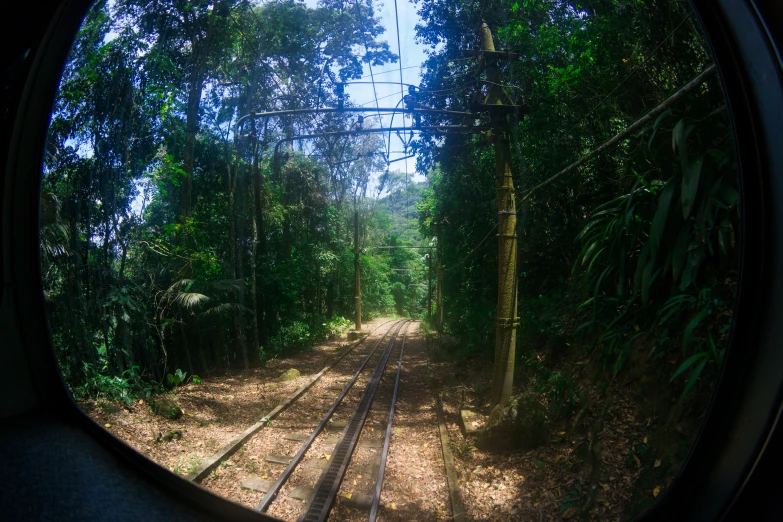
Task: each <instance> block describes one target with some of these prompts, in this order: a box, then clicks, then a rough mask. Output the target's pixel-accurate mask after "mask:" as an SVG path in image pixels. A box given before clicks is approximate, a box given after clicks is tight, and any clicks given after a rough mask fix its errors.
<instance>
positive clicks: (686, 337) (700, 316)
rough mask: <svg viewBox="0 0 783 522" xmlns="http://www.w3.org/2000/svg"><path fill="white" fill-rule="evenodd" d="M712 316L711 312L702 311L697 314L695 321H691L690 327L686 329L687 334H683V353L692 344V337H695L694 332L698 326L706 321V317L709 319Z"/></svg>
mask: <svg viewBox="0 0 783 522" xmlns="http://www.w3.org/2000/svg"><path fill="white" fill-rule="evenodd" d="M709 314H710V311H709V310H706V309H705V310H701V311H700V312H699V313H698V314H696V315H695V316H694V317H693V319H691V320H690V322H689V323H688V326H686V327H685V332H684V333H683V334H682V351H683V352H684V351H685V349H686V348H687V347H688V344H690V342H691V337H692V336H693V330H695V329H696V327H697V326H699V324H700V323H701V322H702V321H703V320H704V318H705V317H707V316H708V315H709Z"/></svg>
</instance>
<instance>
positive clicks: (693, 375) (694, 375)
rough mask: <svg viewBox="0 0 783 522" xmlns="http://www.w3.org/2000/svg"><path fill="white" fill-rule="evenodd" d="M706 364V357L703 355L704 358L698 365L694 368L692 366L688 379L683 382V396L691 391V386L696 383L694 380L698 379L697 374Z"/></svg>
mask: <svg viewBox="0 0 783 522" xmlns="http://www.w3.org/2000/svg"><path fill="white" fill-rule="evenodd" d="M706 364H707V358H706V357H705V358H704V359H702V361H701V362H700V363H699V365H698V366H697V367H696V368H694V370H693V372H692V373H691V376H690V378H689V379H688V382H687V384H685V389H684V390H683V391H682V396H683V397H685V396H686V395H687V394H688V392H689V391H691V390H692V389H693V387H694V386H695V385H696V381H697V380H698V379H699V375H700V374H701V371H702V370H703V369H704V366H705V365H706Z"/></svg>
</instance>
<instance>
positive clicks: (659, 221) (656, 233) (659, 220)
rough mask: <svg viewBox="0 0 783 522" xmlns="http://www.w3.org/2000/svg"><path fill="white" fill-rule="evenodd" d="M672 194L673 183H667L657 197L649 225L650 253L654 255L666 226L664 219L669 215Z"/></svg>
mask: <svg viewBox="0 0 783 522" xmlns="http://www.w3.org/2000/svg"><path fill="white" fill-rule="evenodd" d="M673 196H674V183H667V184H666V187H665V188H664V189H663V191H662V192H661V196H660V197H659V198H658V210H657V211H656V212H655V217H654V218H653V222H652V226H651V227H650V255H651V256H652V257H655V255H656V254H657V253H658V247H659V246H660V244H661V237H663V230H664V228H665V227H666V220H667V218H668V217H669V206H670V205H671V202H672V197H673Z"/></svg>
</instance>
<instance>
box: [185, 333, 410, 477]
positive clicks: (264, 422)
mask: <svg viewBox="0 0 783 522" xmlns="http://www.w3.org/2000/svg"><path fill="white" fill-rule="evenodd" d="M398 322H399V321H393V320H389V321H385V322H383V323H381V324H380V325H378V326H377V327H376V328H374V329H373V330H372V331H371V332H370V333H369V334H368V335H366V336H365V337H363V338H361V339H359V340H358V341H356V342H355V343H354V344H353V345H351V346H349V347H348V349H347V350H345V351H343V352H342V353H341V354H340V355H338V356H337V358H336V359H335V360H334V361H332V363H331V364H329V365H327V366H326V367H325V368H323V369H322V370H321V371H320V372H318V373H317V374H316V375H315V376H313V378H312V379H310V381H309V382H307V383H306V384H305V385H303V386H301V387H300V388H299V389H297V390H296V391H295V392H294V393H293V394H292V395H291V396H289V397H288V398H287V399H285V400H284V401H283V402H282V403H280V404H278V405H277V407H275V408H274V409H273V410H272V411H271V412H269V413H267V414H266V415H264V417H263V418H261V419H260V420H259V421H258V422H256V423H255V424H253V425H252V426H250V427H249V428H248V429H246V430H245V431H244V432H242V433H240V434H239V435H238V436H236V437H234V438H233V439H232V440H231V441H229V442H228V443H227V444H226V445H225V446H223V447H222V448H220V450H218V451H217V452H216V453H215V454H214V455H212V456H211V457H210V458H208V459H206V460H205V462H203V463H202V464H201V465H200V466H198V467H197V468H196V469H194V470H193V471H192V472H190V473H189V474H188V476H187V479H188V480H191V481H193V482H201V481H202V480H204V479H205V478H206V477H207V476H208V475H209V473H210V472H211V471H212V470H214V469H215V468H216V467H217V466H218V465H219V463H220V462H223V461H225V460H226V459H228V458H229V457H231V456H232V455H233V454H234V453H236V452H237V450H239V449H240V448H241V447H243V446H244V445H245V444H246V443H247V442H248V441H249V440H251V439H252V438H253V437H254V436H255V435H256V434H257V433H258V432H259V431H260V430H262V429H263V428H264V427H266V426H268V425H269V424H270V423H271V421H272V420H274V419H275V418H277V416H278V415H280V414H281V413H283V412H284V411H286V410H288V409H289V408H291V407H292V406H293V405H295V403H296V402H297V401H298V400H299V399H300V398H301V397H302V396H303V395H304V394H305V393H307V392H308V391H309V390H310V389H311V387H312V386H313V385H314V384H315V383H316V382H317V381H318V380H319V379H320V378H321V377H322V376H323V375H324V374H325V373H327V372H328V371H330V370H331V369H332V368H333V367H334V366H336V365H337V364H339V363H340V362H341V361H342V360H343V359H344V358H345V357H346V356H347V355H349V354H350V353H351V352H353V351H354V350H355V349H356V348H358V347H359V346H361V345H362V344H363V343H364V342H365V341H366V340H367V339H369V338H370V336H371V335H372V334H373V333H374V332H376V331H377V330H379V329H381V328H382V327H383V326H384V325H387V324H389V323H394V324H397V323H398ZM392 326H393V325H392ZM390 330H391V327H390V328H389V330H387V332H386V333H384V335H383V337H381V341H382V340H383V339H384V338H385V336H386V334H387V333H388V332H389V331H390ZM379 343H380V341H379ZM376 348H377V346H376ZM373 351H374V350H373ZM371 353H372V352H371Z"/></svg>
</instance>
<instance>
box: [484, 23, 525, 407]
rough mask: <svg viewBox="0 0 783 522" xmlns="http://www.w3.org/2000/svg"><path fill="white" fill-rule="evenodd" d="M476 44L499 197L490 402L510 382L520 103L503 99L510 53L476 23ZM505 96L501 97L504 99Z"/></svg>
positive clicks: (501, 396) (500, 397)
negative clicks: (512, 119) (514, 148)
mask: <svg viewBox="0 0 783 522" xmlns="http://www.w3.org/2000/svg"><path fill="white" fill-rule="evenodd" d="M480 36H481V50H480V51H478V52H476V53H475V54H478V55H479V56H480V58H481V61H482V64H483V65H484V67H485V70H486V73H487V83H488V85H487V94H488V95H487V98H486V101H485V103H484V104H479V105H478V106H477V108H479V109H480V110H484V111H487V112H489V115H490V118H491V127H492V130H491V136H492V141H493V143H494V145H495V174H496V185H497V197H498V234H497V237H498V311H497V319H496V321H497V322H496V326H495V369H494V373H493V377H492V405H493V406H495V405H497V404H501V403H503V402H504V401H506V400H507V399H508V398H509V397H511V392H512V387H513V384H514V358H515V351H516V337H517V325H518V324H519V318H518V317H517V302H516V301H517V276H516V274H517V266H516V265H517V235H516V227H517V215H516V203H515V196H514V181H513V178H512V176H511V147H510V144H509V133H510V130H511V128H510V125H509V115H510V114H512V113H514V112H516V113H517V114H519V111H520V109H523V107H522V106H519V105H515V102H514V100H510V99H508V96H507V95H506V94H505V93H504V90H503V87H502V82H501V81H500V80H501V79H500V69H499V68H498V60H501V59H509V58H511V57H512V56H513V55H512V54H511V53H506V52H496V51H495V44H494V42H493V41H492V32H491V31H490V29H489V27H488V26H487V24H486V23H484V22H482V23H481V34H480ZM504 98H506V102H505V103H504Z"/></svg>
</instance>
